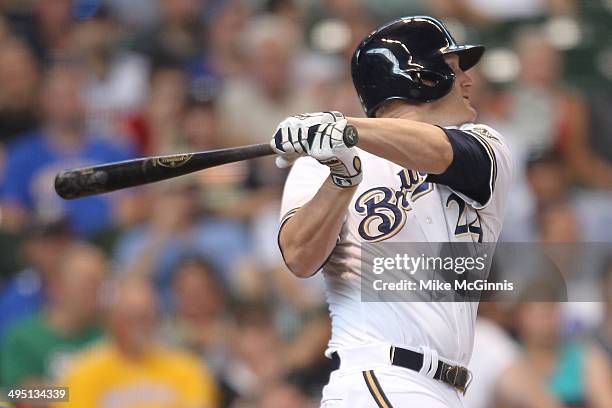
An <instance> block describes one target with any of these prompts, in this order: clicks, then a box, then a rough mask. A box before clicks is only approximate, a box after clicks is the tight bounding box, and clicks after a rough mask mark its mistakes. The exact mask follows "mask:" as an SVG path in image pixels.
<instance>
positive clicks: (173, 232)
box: [115, 179, 248, 309]
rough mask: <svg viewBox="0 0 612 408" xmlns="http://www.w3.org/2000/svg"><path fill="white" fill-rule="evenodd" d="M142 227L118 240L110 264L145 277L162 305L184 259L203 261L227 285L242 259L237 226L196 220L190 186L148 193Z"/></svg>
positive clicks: (244, 247)
mask: <svg viewBox="0 0 612 408" xmlns="http://www.w3.org/2000/svg"><path fill="white" fill-rule="evenodd" d="M152 189H153V190H152V191H153V194H154V195H153V196H151V201H150V202H151V205H149V208H148V210H150V212H149V214H150V218H149V219H148V222H146V223H144V224H142V225H139V226H136V227H134V228H132V229H129V230H127V231H126V232H125V233H124V234H123V235H122V236H121V237H120V239H119V241H118V243H117V246H116V250H115V259H116V261H117V263H118V265H119V268H120V270H123V271H125V273H126V274H138V275H144V276H149V277H151V278H152V279H153V281H154V282H155V285H156V287H157V288H159V290H160V293H161V296H162V305H163V307H164V309H167V308H168V307H169V305H170V287H171V282H172V279H173V273H174V271H175V268H176V266H177V265H178V263H179V262H180V260H181V259H183V258H184V257H185V256H189V255H192V256H193V255H195V256H198V255H199V256H203V257H205V258H207V259H209V260H210V261H211V263H212V265H213V266H214V267H215V268H216V270H218V271H219V273H220V276H219V277H218V278H219V279H220V281H221V282H222V283H223V284H226V285H227V284H228V283H229V282H230V281H231V279H232V274H233V272H234V270H235V268H237V266H238V264H239V261H240V260H241V259H242V258H243V257H244V256H246V255H247V254H248V237H247V235H246V229H245V227H244V226H243V225H242V223H240V222H238V221H235V220H232V219H228V218H222V217H212V216H210V217H202V216H201V215H202V214H201V212H200V211H201V207H200V202H199V200H198V198H199V196H198V194H197V190H196V189H194V185H193V182H192V181H189V180H188V179H186V181H185V182H184V183H174V184H172V185H171V184H167V185H160V186H156V187H153V188H152Z"/></svg>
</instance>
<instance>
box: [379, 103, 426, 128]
mask: <svg viewBox="0 0 612 408" xmlns="http://www.w3.org/2000/svg"><path fill="white" fill-rule="evenodd" d="M378 116H379V117H384V118H389V119H408V120H414V121H417V122H425V123H438V120H437V118H435V117H432V111H431V110H429V109H425V108H424V107H423V106H420V105H410V104H407V103H404V102H397V103H394V102H391V103H389V104H387V105H385V106H384V107H383V108H381V112H379V115H378Z"/></svg>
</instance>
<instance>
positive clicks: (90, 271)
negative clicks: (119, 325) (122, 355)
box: [0, 243, 106, 387]
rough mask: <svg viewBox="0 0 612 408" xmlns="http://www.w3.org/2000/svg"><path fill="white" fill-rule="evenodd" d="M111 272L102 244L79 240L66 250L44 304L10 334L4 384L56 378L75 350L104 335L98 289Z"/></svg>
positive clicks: (2, 356) (0, 360) (0, 367)
mask: <svg viewBox="0 0 612 408" xmlns="http://www.w3.org/2000/svg"><path fill="white" fill-rule="evenodd" d="M105 274H106V258H105V256H104V255H103V254H102V252H100V251H99V250H98V249H97V248H95V247H93V246H90V245H88V244H83V243H78V244H74V245H72V246H70V247H69V248H68V249H67V250H66V252H65V254H63V264H62V265H61V268H60V272H59V273H58V274H57V275H56V276H55V278H54V279H53V278H52V279H51V280H50V282H49V298H48V303H47V305H45V307H44V310H43V311H42V312H41V313H39V314H37V315H35V316H34V317H32V318H29V319H27V320H24V321H22V322H19V323H17V324H16V325H15V326H13V328H12V329H11V330H10V331H9V332H8V334H7V337H6V339H5V341H4V344H3V345H2V348H1V351H0V378H1V381H2V385H3V386H5V387H12V386H40V385H44V384H49V383H52V382H53V381H54V380H55V379H56V378H57V376H58V375H61V374H62V373H63V372H64V371H65V370H66V367H67V365H68V364H69V363H70V358H71V355H72V354H73V353H74V352H75V351H78V350H81V349H82V348H83V347H85V346H87V345H88V344H90V343H92V342H94V341H96V340H97V339H99V338H100V336H101V335H102V330H101V328H100V326H99V321H98V303H99V302H98V294H99V290H100V287H101V285H102V283H103V281H104V278H105Z"/></svg>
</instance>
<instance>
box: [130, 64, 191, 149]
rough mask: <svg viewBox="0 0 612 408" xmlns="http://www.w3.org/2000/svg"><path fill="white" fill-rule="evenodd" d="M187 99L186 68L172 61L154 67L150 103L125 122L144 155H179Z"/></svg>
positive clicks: (149, 88)
mask: <svg viewBox="0 0 612 408" xmlns="http://www.w3.org/2000/svg"><path fill="white" fill-rule="evenodd" d="M186 99H187V78H186V76H185V74H184V72H183V68H182V66H180V65H178V64H176V63H173V62H168V61H165V62H160V63H158V64H157V65H155V66H153V68H152V71H151V77H150V80H149V85H148V98H147V100H146V103H145V105H144V106H143V108H142V111H141V112H139V113H136V114H134V115H132V116H131V117H129V118H128V119H127V121H126V123H125V126H126V132H127V133H128V134H130V135H131V137H132V138H133V140H134V144H135V145H136V146H137V149H138V151H139V152H140V153H141V154H143V155H153V154H165V153H168V154H170V153H177V152H178V150H177V149H178V145H179V143H180V140H179V139H180V129H181V123H180V119H181V118H182V116H183V112H184V107H185V101H186Z"/></svg>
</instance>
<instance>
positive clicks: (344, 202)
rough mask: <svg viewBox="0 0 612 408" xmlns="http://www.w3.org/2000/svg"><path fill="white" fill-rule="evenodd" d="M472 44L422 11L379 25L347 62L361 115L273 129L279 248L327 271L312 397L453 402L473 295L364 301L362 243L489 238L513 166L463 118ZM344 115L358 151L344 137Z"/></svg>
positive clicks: (498, 145)
mask: <svg viewBox="0 0 612 408" xmlns="http://www.w3.org/2000/svg"><path fill="white" fill-rule="evenodd" d="M483 53H484V47H483V46H480V45H458V44H457V43H456V42H455V40H454V39H453V37H452V36H451V34H450V33H449V32H448V30H447V29H446V28H445V26H444V25H443V24H442V23H441V22H440V21H438V20H436V19H435V18H432V17H424V16H419V17H406V18H401V19H399V20H396V21H393V22H390V23H388V24H385V25H384V26H382V27H380V28H378V29H377V30H375V31H374V32H372V33H371V34H370V35H369V36H368V37H367V38H365V39H364V40H363V41H362V42H361V44H360V45H359V46H358V47H357V49H356V51H355V54H354V56H353V59H352V63H351V70H352V77H353V82H354V84H355V87H356V90H357V94H358V95H359V98H360V100H361V103H362V105H363V108H364V110H365V112H366V114H367V118H350V117H344V116H343V115H342V114H341V113H339V112H319V113H309V114H301V115H297V116H292V117H289V118H287V119H285V120H284V121H282V122H281V123H280V125H279V126H278V129H277V131H276V133H275V135H274V137H273V138H272V140H271V146H272V147H273V148H274V149H275V151H276V153H277V154H278V156H277V159H276V163H277V165H278V166H279V167H287V166H290V165H293V168H292V170H291V172H290V174H289V176H288V179H287V182H286V186H285V190H284V194H283V200H282V210H281V211H282V214H281V226H280V230H279V236H278V242H279V246H280V249H281V252H282V254H283V258H284V260H285V263H286V264H287V266H288V268H289V269H290V270H291V271H292V272H293V273H294V274H295V275H296V276H298V277H308V276H311V275H313V274H314V273H316V272H317V271H319V270H320V269H322V271H323V274H324V276H325V282H326V297H327V301H328V303H329V310H330V314H331V318H332V337H331V339H330V341H329V345H328V349H327V350H326V355H327V357H329V358H331V359H332V360H333V362H334V364H335V366H336V369H335V370H334V371H333V372H332V374H331V376H330V380H329V383H328V384H327V385H326V387H325V388H324V390H323V399H322V402H321V406H322V407H325V408H329V407H351V408H358V407H384V408H388V407H428V408H436V407H460V406H462V404H461V394H462V393H463V392H464V391H465V390H466V388H467V386H468V383H469V380H470V373H469V371H468V370H467V369H466V368H465V367H466V366H467V365H468V362H469V359H470V355H471V350H472V343H473V334H474V321H475V318H476V311H477V307H478V305H477V303H474V302H447V303H443V302H437V303H436V302H362V301H361V291H360V282H361V280H363V279H369V278H370V277H368V276H366V275H365V272H364V271H363V270H362V264H361V260H362V255H363V254H362V253H361V251H362V249H363V247H364V246H363V244H364V243H370V242H403V243H408V242H430V243H435V242H468V243H472V242H495V241H496V240H497V238H498V236H499V233H500V230H501V227H502V221H503V214H504V204H505V202H506V195H507V192H508V188H509V185H510V182H511V174H512V164H511V159H510V153H509V151H508V148H507V147H506V145H505V143H504V139H503V137H502V136H501V135H500V134H499V133H498V132H497V131H495V130H494V129H492V128H490V127H489V126H486V125H482V124H474V123H473V122H474V121H475V119H476V112H475V110H474V108H473V107H472V106H471V104H470V87H471V84H472V83H471V79H470V77H469V75H468V74H467V73H466V71H467V70H469V69H470V68H471V67H473V66H474V65H475V64H476V63H477V62H478V61H479V59H480V58H481V56H482V54H483ZM347 125H352V126H355V128H356V129H357V131H358V134H359V144H358V146H359V147H358V148H357V147H347V146H346V145H345V144H344V142H343V139H342V134H343V131H344V129H345V127H346V126H347ZM388 255H389V256H391V257H392V256H394V254H392V253H389V254H388ZM370 270H371V268H370ZM491 364H495V362H494V361H492V362H491Z"/></svg>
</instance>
